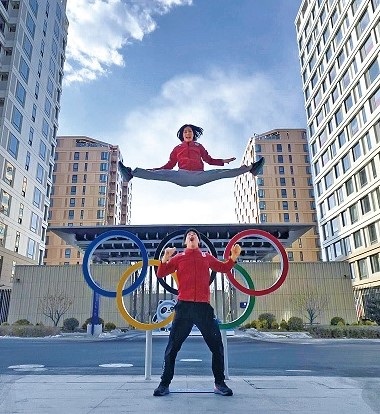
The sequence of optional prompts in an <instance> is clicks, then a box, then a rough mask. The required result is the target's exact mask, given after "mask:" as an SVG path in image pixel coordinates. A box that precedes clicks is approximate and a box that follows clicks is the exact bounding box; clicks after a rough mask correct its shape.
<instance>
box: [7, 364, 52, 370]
mask: <svg viewBox="0 0 380 414" xmlns="http://www.w3.org/2000/svg"><path fill="white" fill-rule="evenodd" d="M8 369H13V370H14V371H46V370H47V368H45V365H38V364H24V365H10V366H9V367H8Z"/></svg>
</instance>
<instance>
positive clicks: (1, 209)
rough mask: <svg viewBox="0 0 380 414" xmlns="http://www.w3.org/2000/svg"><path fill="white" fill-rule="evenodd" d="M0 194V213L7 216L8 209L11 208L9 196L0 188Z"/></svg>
mask: <svg viewBox="0 0 380 414" xmlns="http://www.w3.org/2000/svg"><path fill="white" fill-rule="evenodd" d="M0 195H1V205H0V213H3V214H4V215H5V216H9V211H10V208H11V196H10V194H8V193H7V192H6V191H5V190H3V189H1V192H0Z"/></svg>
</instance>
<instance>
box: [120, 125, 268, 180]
mask: <svg viewBox="0 0 380 414" xmlns="http://www.w3.org/2000/svg"><path fill="white" fill-rule="evenodd" d="M202 134H203V129H202V128H201V127H198V126H195V125H192V124H185V125H182V126H181V128H180V129H179V130H178V132H177V137H178V138H179V140H180V141H182V142H181V144H179V145H177V146H176V147H175V148H174V149H173V151H172V152H171V154H170V157H169V161H168V162H167V163H166V164H165V165H163V166H162V167H158V168H151V169H143V168H135V169H134V170H133V171H132V169H131V168H130V167H126V166H125V165H124V164H123V163H122V162H121V161H119V167H120V170H121V172H122V175H123V178H124V179H125V180H126V181H130V180H131V179H132V178H133V177H138V178H143V179H145V180H156V181H168V182H171V183H174V184H177V185H179V186H181V187H188V186H193V187H198V186H200V185H203V184H207V183H209V182H212V181H216V180H220V179H222V178H233V177H237V176H239V175H241V174H245V173H247V172H250V173H252V174H253V175H257V174H259V173H260V171H261V169H262V167H263V166H264V164H265V159H264V157H261V158H260V159H259V160H258V161H256V162H254V163H253V164H252V165H242V166H241V167H238V168H232V169H226V168H222V169H212V170H207V171H204V163H207V164H210V165H219V166H223V165H225V164H229V163H230V162H232V161H235V159H236V158H226V159H217V158H212V157H211V156H210V155H209V153H208V152H207V151H206V149H205V147H204V146H203V145H202V144H200V143H199V142H197V140H198V138H199V137H200V136H201V135H202ZM177 164H178V168H179V169H178V170H173V168H174V167H175V166H176V165H177Z"/></svg>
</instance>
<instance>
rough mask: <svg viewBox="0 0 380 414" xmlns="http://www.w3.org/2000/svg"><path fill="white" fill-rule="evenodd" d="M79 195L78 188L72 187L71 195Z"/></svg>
mask: <svg viewBox="0 0 380 414" xmlns="http://www.w3.org/2000/svg"><path fill="white" fill-rule="evenodd" d="M76 193H77V187H76V186H75V185H72V186H71V187H70V194H71V195H75V194H76Z"/></svg>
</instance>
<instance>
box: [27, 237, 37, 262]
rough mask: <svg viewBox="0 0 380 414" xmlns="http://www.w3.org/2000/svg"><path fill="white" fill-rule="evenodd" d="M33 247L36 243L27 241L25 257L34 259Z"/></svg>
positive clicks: (30, 240)
mask: <svg viewBox="0 0 380 414" xmlns="http://www.w3.org/2000/svg"><path fill="white" fill-rule="evenodd" d="M35 246H36V242H35V241H34V240H32V239H29V240H28V250H27V254H26V255H27V256H28V257H29V259H34V252H35Z"/></svg>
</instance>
